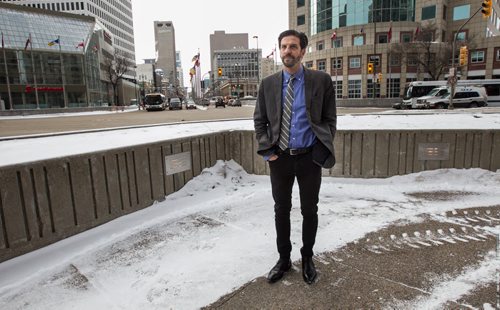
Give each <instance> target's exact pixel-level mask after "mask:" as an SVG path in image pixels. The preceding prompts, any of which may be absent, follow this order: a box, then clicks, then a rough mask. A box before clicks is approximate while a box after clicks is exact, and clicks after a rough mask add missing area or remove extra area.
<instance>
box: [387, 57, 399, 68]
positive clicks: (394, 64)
mask: <svg viewBox="0 0 500 310" xmlns="http://www.w3.org/2000/svg"><path fill="white" fill-rule="evenodd" d="M389 63H390V65H391V67H399V66H401V57H400V56H399V55H390V62H389Z"/></svg>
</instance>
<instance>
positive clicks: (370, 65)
mask: <svg viewBox="0 0 500 310" xmlns="http://www.w3.org/2000/svg"><path fill="white" fill-rule="evenodd" d="M372 73H373V63H372V62H369V63H368V74H372Z"/></svg>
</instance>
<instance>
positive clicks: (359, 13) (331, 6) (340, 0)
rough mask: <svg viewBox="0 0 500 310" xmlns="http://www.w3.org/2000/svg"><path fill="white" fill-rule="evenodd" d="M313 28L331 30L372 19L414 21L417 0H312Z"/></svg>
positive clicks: (316, 31) (375, 20)
mask: <svg viewBox="0 0 500 310" xmlns="http://www.w3.org/2000/svg"><path fill="white" fill-rule="evenodd" d="M310 11H311V15H310V17H311V26H310V27H311V29H310V34H311V35H315V34H317V33H320V32H323V31H325V30H329V29H337V28H341V27H347V26H354V25H364V24H368V23H373V22H390V21H394V22H397V21H415V0H311V1H310Z"/></svg>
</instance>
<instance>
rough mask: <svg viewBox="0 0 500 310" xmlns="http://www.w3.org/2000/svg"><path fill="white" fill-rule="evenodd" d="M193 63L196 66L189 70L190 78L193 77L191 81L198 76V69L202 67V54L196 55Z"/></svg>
mask: <svg viewBox="0 0 500 310" xmlns="http://www.w3.org/2000/svg"><path fill="white" fill-rule="evenodd" d="M191 61H192V62H194V64H193V67H192V68H191V69H189V76H190V77H191V78H190V81H192V80H193V76H194V75H195V74H196V67H199V66H200V53H198V54H196V55H194V56H193V59H191Z"/></svg>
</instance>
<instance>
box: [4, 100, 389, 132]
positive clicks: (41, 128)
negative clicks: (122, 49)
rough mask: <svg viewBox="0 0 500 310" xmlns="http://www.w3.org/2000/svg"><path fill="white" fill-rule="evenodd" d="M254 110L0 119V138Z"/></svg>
mask: <svg viewBox="0 0 500 310" xmlns="http://www.w3.org/2000/svg"><path fill="white" fill-rule="evenodd" d="M386 110H392V109H390V108H338V113H339V114H350V113H378V112H383V111H386ZM253 111H254V106H253V105H243V106H242V107H226V108H215V107H213V106H209V107H208V109H206V110H205V109H196V110H175V111H169V110H166V111H155V112H147V111H144V110H141V111H136V110H134V111H130V110H129V111H128V112H121V111H118V112H114V113H105V114H97V113H96V114H74V115H68V116H65V117H53V116H51V115H50V114H46V115H38V116H36V117H32V116H29V117H4V118H1V119H0V137H10V136H23V135H34V134H46V133H55V132H66V131H80V130H92V129H101V128H114V127H128V126H141V125H149V124H164V123H176V122H187V121H206V120H217V119H238V118H251V117H252V116H253Z"/></svg>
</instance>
